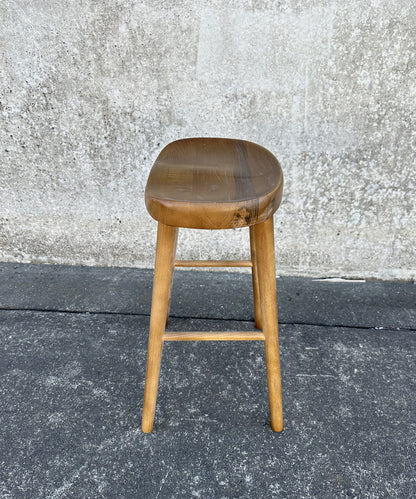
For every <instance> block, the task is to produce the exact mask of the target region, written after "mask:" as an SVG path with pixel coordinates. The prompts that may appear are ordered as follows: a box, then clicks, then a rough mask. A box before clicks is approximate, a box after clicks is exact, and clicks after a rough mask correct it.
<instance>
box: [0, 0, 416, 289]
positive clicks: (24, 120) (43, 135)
mask: <svg viewBox="0 0 416 499" xmlns="http://www.w3.org/2000/svg"><path fill="white" fill-rule="evenodd" d="M0 17H1V19H2V23H1V31H0V36H1V45H2V50H1V55H0V57H1V72H0V80H1V85H0V165H1V175H0V260H2V261H12V262H14V261H15V262H20V261H23V262H47V263H69V264H87V265H104V266H108V265H116V266H140V267H150V266H151V265H152V248H153V247H154V236H155V224H154V222H153V221H152V220H151V219H150V217H149V216H148V215H147V213H146V210H145V206H144V202H143V191H144V185H145V182H146V178H147V174H148V172H149V169H150V167H151V165H152V163H153V161H154V159H155V157H156V155H157V153H158V151H159V150H160V149H161V148H162V146H163V145H165V144H166V143H168V142H170V141H172V140H174V139H177V138H181V137H188V136H203V135H208V136H227V137H237V138H243V139H247V140H252V141H254V142H258V143H260V144H262V145H264V146H266V147H267V148H269V149H270V150H271V151H272V152H273V153H274V154H276V156H277V157H278V158H279V159H280V160H281V163H282V165H283V168H284V172H285V180H286V183H285V195H284V200H283V204H282V206H281V209H280V210H279V213H278V217H277V219H276V234H277V237H278V240H277V241H278V244H277V247H278V249H277V254H278V263H279V272H280V273H281V274H282V275H289V274H290V275H304V276H305V275H307V276H331V275H332V276H347V277H348V276H349V277H359V276H361V277H376V278H382V279H407V280H409V279H414V278H415V276H416V268H415V261H416V258H415V246H416V239H415V237H416V236H415V233H416V231H415V230H414V228H415V227H416V210H415V197H416V196H415V194H416V192H415V191H416V173H415V172H416V169H415V157H416V154H415V151H416V150H415V141H414V130H415V128H416V126H415V125H416V123H415V114H416V113H415V105H414V102H415V97H416V94H415V85H414V81H415V78H416V73H415V71H416V64H415V54H416V46H415V44H416V38H415V36H414V32H415V29H416V11H415V9H414V2H412V1H409V0H397V1H395V2H391V1H387V0H374V1H371V2H368V1H364V0H353V1H349V2H344V1H341V0H331V1H329V0H313V1H309V2H300V1H298V0H282V1H266V0H264V1H263V0H259V1H257V0H239V1H236V0H229V1H227V2H224V1H219V0H209V1H206V2H201V1H195V0H193V1H192V2H191V1H190V0H180V1H175V2H173V1H171V0H159V1H149V2H141V3H140V2H133V1H132V0H118V1H116V2H114V1H112V0H111V1H110V0H102V1H100V2H95V1H92V0H72V1H67V0H66V1H62V2H53V1H52V2H51V1H47V0H36V1H32V2H25V1H23V0H13V1H9V0H1V1H0ZM246 239H247V237H246V233H245V232H244V231H235V232H234V233H233V234H231V235H230V233H229V232H222V233H218V234H216V236H215V237H214V236H213V235H212V234H207V233H205V234H201V233H199V232H197V233H193V232H190V231H184V233H183V234H182V236H181V239H180V251H181V252H182V253H183V254H184V255H186V256H188V257H195V256H198V257H199V256H201V257H211V258H216V257H219V256H221V257H224V258H233V257H241V256H243V254H244V253H245V252H246V251H247V249H248V245H247V242H246Z"/></svg>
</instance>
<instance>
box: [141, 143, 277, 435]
mask: <svg viewBox="0 0 416 499" xmlns="http://www.w3.org/2000/svg"><path fill="white" fill-rule="evenodd" d="M282 189H283V174H282V169H281V167H280V165H279V162H278V161H277V159H276V158H275V157H274V156H273V155H272V154H271V153H270V152H269V151H268V150H267V149H264V148H263V147H261V146H259V145H257V144H254V143H252V142H247V141H243V140H234V139H220V138H194V139H183V140H178V141H175V142H172V143H171V144H169V145H167V146H166V147H165V148H164V149H163V150H162V152H161V153H160V154H159V156H158V157H157V159H156V161H155V164H154V165H153V168H152V170H151V172H150V174H149V179H148V182H147V186H146V193H145V198H146V206H147V209H148V211H149V213H150V215H151V216H152V217H153V218H154V219H156V220H157V221H158V232H157V244H156V261H155V274H154V281H153V295H152V310H151V317H150V330H149V346H148V353H147V367H146V381H145V393H144V402H143V418H142V429H143V431H144V432H146V433H147V432H150V431H152V429H153V423H154V416H155V408H156V397H157V388H158V383H159V372H160V366H161V358H162V348H163V344H164V342H165V341H194V340H204V341H206V340H217V341H218V340H220V341H221V340H261V341H264V347H265V360H266V371H267V385H268V392H269V408H270V419H271V427H272V429H273V430H274V431H281V430H282V429H283V415H282V394H281V380H280V361H279V339H278V322H277V300H276V271H275V258H274V234H273V214H274V212H275V211H276V210H277V208H278V207H279V205H280V201H281V198H282ZM245 226H249V234H250V249H251V257H250V260H238V261H224V260H221V261H212V260H208V261H187V260H182V261H175V254H176V244H177V239H178V228H179V227H187V228H195V229H230V228H234V227H245ZM175 266H177V267H179V266H181V267H193V266H213V267H218V266H227V267H228V266H242V267H243V266H244V267H245V266H250V267H252V278H253V295H254V318H255V325H256V328H257V330H255V331H225V332H198V331H196V332H167V331H166V325H167V317H168V315H169V306H170V295H171V289H172V279H173V271H174V267H175Z"/></svg>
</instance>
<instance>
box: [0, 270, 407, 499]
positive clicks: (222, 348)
mask: <svg viewBox="0 0 416 499" xmlns="http://www.w3.org/2000/svg"><path fill="white" fill-rule="evenodd" d="M277 284H278V300H279V322H280V337H281V361H282V376H283V402H284V419H285V429H284V431H283V432H282V433H280V434H275V433H273V432H272V431H271V430H270V427H269V420H268V418H269V416H268V402H267V391H266V378H265V369H264V355H263V350H262V345H261V343H260V342H233V343H231V342H230V343H220V342H218V343H217V342H212V343H211V342H209V343H208V342H207V343H204V342H180V343H170V344H167V345H165V348H164V352H163V360H162V371H161V379H160V388H159V397H158V405H157V411H156V424H155V429H154V432H153V433H152V434H149V435H144V434H142V433H141V431H140V416H141V407H142V406H141V404H142V396H143V386H144V372H145V360H146V346H147V332H148V325H149V313H150V298H151V286H152V272H151V271H149V270H138V269H126V268H123V269H120V268H91V267H69V266H50V265H32V264H31V265H29V264H27V265H26V264H19V265H17V264H0V496H1V497H12V498H14V497H22V498H23V497H24V498H26V497H28V498H34V497H54V498H61V497H65V498H66V497H74V498H78V497H88V498H90V497H109V498H111V497H117V498H119V497H139V498H141V497H143V498H157V497H159V498H171V497H181V498H182V497H184V498H188V497H201V498H237V497H238V498H240V497H241V498H245V497H247V498H251V497H252V498H265V497H283V498H286V497H289V498H290V497H293V498H301V497H318V498H327V497H328V498H332V497H334V498H335V497H336V498H338V497H371V498H379V497H400V498H401V497H403V498H413V497H415V496H416V477H415V439H416V437H415V434H416V432H415V429H416V416H415V414H416V407H415V399H416V395H415V393H416V390H415V380H414V368H415V346H416V336H415V335H416V285H415V284H413V283H399V282H359V283H354V282H331V281H316V280H312V279H302V278H289V277H284V278H279V279H278V280H277ZM169 328H171V329H172V330H175V329H177V330H187V329H188V330H191V329H204V328H206V329H209V330H224V329H238V330H243V329H248V330H249V329H252V328H253V311H252V296H251V278H250V276H249V275H247V274H236V273H222V272H221V273H219V272H194V271H177V272H176V273H175V282H174V289H173V298H172V307H171V319H170V323H169Z"/></svg>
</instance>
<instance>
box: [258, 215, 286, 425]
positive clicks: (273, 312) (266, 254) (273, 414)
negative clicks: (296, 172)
mask: <svg viewBox="0 0 416 499" xmlns="http://www.w3.org/2000/svg"><path fill="white" fill-rule="evenodd" d="M254 234H255V244H256V253H257V271H258V279H259V287H260V301H261V312H262V323H263V333H264V336H265V340H264V347H265V354H266V369H267V385H268V389H269V406H270V419H271V427H272V430H273V431H282V429H283V413H282V388H281V378H280V359H279V332H278V324H277V298H276V270H275V261H274V231H273V217H270V218H269V219H267V220H266V221H265V222H263V223H261V224H258V225H255V227H254Z"/></svg>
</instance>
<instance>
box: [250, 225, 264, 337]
mask: <svg viewBox="0 0 416 499" xmlns="http://www.w3.org/2000/svg"><path fill="white" fill-rule="evenodd" d="M250 251H251V263H252V265H253V266H252V268H251V277H252V280H253V299H254V322H255V324H256V328H257V329H261V328H262V325H261V303H260V289H259V279H258V271H257V253H256V240H255V237H254V225H250Z"/></svg>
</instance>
